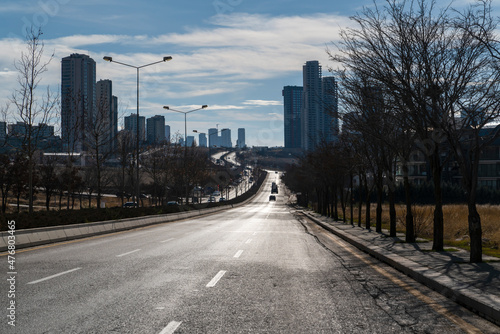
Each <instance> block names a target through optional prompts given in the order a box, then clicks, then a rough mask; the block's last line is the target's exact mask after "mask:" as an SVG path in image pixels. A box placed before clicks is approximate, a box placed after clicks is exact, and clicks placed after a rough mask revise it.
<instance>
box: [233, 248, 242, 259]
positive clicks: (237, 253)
mask: <svg viewBox="0 0 500 334" xmlns="http://www.w3.org/2000/svg"><path fill="white" fill-rule="evenodd" d="M242 253H243V250H242V249H240V250H239V251H237V252H236V254H234V257H236V258H238V257H240V256H241V254H242Z"/></svg>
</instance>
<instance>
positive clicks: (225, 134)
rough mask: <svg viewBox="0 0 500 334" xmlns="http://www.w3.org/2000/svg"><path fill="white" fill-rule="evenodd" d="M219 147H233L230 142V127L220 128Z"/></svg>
mask: <svg viewBox="0 0 500 334" xmlns="http://www.w3.org/2000/svg"><path fill="white" fill-rule="evenodd" d="M220 134H221V139H220V141H221V143H220V146H221V147H233V143H232V142H231V130H230V129H222V130H221V132H220Z"/></svg>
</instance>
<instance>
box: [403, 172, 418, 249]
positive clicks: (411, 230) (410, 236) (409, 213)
mask: <svg viewBox="0 0 500 334" xmlns="http://www.w3.org/2000/svg"><path fill="white" fill-rule="evenodd" d="M408 174H409V173H408V165H407V164H406V163H404V164H403V184H404V189H405V203H406V217H405V225H406V242H415V241H416V238H415V227H414V225H413V209H412V207H411V204H412V203H411V185H410V180H409V178H408Z"/></svg>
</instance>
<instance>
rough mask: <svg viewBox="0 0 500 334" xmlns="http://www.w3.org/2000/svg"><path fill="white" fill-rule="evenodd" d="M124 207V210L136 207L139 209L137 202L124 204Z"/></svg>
mask: <svg viewBox="0 0 500 334" xmlns="http://www.w3.org/2000/svg"><path fill="white" fill-rule="evenodd" d="M123 207H124V208H135V207H137V203H136V202H127V203H125V204H123Z"/></svg>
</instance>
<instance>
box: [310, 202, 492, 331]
mask: <svg viewBox="0 0 500 334" xmlns="http://www.w3.org/2000/svg"><path fill="white" fill-rule="evenodd" d="M301 212H302V213H303V214H304V215H306V216H307V217H308V218H309V219H311V220H312V221H314V222H315V223H316V224H318V225H319V226H321V227H323V228H324V229H325V230H327V231H329V232H331V233H333V234H335V235H336V236H338V237H340V238H341V239H343V240H345V241H347V242H348V243H350V244H352V245H353V246H355V247H357V248H358V249H360V250H362V251H363V252H365V253H368V254H370V255H371V256H373V257H374V258H376V259H378V260H380V261H382V262H384V263H387V264H388V265H390V266H391V267H393V268H395V269H397V270H399V271H400V272H402V273H404V274H405V275H407V276H409V277H411V278H413V279H414V280H416V281H417V282H419V283H422V284H424V285H426V286H427V287H429V288H431V289H433V290H435V291H437V292H439V293H440V294H442V295H443V296H445V297H447V298H450V299H451V300H453V301H455V302H457V303H459V304H461V305H463V306H465V307H467V308H468V309H470V310H472V311H474V312H476V313H478V314H479V315H481V316H483V317H484V318H486V319H488V320H489V321H491V322H493V323H495V324H497V325H500V307H499V305H500V298H499V297H497V296H485V294H484V292H482V291H481V290H479V289H477V288H474V287H470V286H460V285H459V284H457V283H456V282H454V281H453V280H452V279H451V278H450V277H448V276H446V275H442V274H441V273H438V272H436V271H434V270H432V269H429V268H427V267H424V266H421V265H419V264H418V263H416V262H414V261H411V260H408V259H406V258H404V257H402V256H399V255H397V254H395V253H391V252H390V251H388V250H386V249H384V248H381V247H378V246H374V245H373V246H372V245H366V244H365V243H364V242H363V240H361V239H359V238H357V237H356V236H354V235H348V234H347V233H343V232H342V231H340V230H338V229H335V228H333V227H332V226H329V225H328V224H326V223H324V222H322V221H320V220H318V219H317V218H316V217H313V216H311V215H310V214H308V213H307V212H304V211H301Z"/></svg>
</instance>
